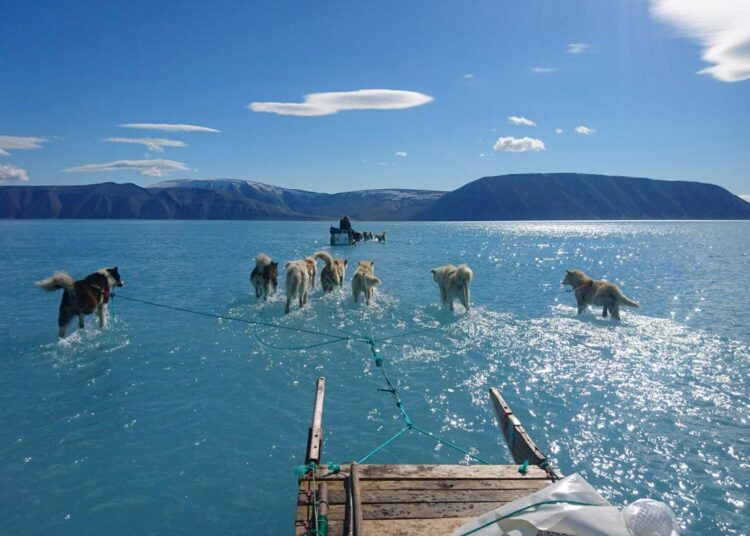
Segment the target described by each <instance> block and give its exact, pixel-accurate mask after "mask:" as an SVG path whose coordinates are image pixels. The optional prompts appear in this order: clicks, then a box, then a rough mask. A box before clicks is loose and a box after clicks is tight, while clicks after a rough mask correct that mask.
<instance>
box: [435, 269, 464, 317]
mask: <svg viewBox="0 0 750 536" xmlns="http://www.w3.org/2000/svg"><path fill="white" fill-rule="evenodd" d="M430 272H431V273H432V279H433V280H434V281H435V283H437V285H438V288H439V289H440V303H441V305H442V307H443V308H448V309H450V310H451V311H453V310H454V309H453V302H454V301H456V300H458V301H460V302H461V305H463V306H464V308H465V309H466V311H467V312H468V311H469V310H470V309H471V291H470V287H471V280H472V279H473V278H474V272H472V271H471V268H469V267H468V266H467V265H466V264H461V265H459V266H453V265H452V264H446V265H445V266H439V267H438V268H433V269H432V270H430Z"/></svg>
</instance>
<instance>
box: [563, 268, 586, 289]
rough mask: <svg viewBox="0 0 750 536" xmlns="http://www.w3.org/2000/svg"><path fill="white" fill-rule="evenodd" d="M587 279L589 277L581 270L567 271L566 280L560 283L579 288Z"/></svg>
mask: <svg viewBox="0 0 750 536" xmlns="http://www.w3.org/2000/svg"><path fill="white" fill-rule="evenodd" d="M585 279H588V276H587V275H586V274H584V273H583V272H582V271H580V270H565V278H564V279H563V280H562V281H561V282H560V284H561V285H570V286H571V287H577V286H579V285H580V284H581V282H583V281H584V280H585Z"/></svg>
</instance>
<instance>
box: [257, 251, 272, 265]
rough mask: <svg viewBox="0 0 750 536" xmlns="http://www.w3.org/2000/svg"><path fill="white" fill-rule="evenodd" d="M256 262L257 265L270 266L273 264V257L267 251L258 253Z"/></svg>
mask: <svg viewBox="0 0 750 536" xmlns="http://www.w3.org/2000/svg"><path fill="white" fill-rule="evenodd" d="M255 264H256V266H268V265H269V264H271V257H269V256H268V255H266V254H265V253H258V254H257V255H256V256H255Z"/></svg>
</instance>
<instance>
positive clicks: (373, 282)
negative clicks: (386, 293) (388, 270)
mask: <svg viewBox="0 0 750 536" xmlns="http://www.w3.org/2000/svg"><path fill="white" fill-rule="evenodd" d="M363 277H364V280H365V285H367V288H372V287H375V286H377V285H379V284H381V283H382V281H381V280H380V279H378V278H377V277H375V276H374V275H370V274H364V276H363Z"/></svg>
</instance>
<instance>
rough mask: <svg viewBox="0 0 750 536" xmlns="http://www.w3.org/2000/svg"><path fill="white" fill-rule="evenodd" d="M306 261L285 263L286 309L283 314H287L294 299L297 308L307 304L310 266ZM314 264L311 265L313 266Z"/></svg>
mask: <svg viewBox="0 0 750 536" xmlns="http://www.w3.org/2000/svg"><path fill="white" fill-rule="evenodd" d="M309 258H310V257H308V258H307V259H299V260H296V261H289V262H287V263H286V307H285V308H284V313H285V314H286V313H289V307H290V306H291V305H292V300H293V299H294V298H295V297H296V298H297V299H298V300H299V306H300V307H304V306H305V305H306V304H307V295H308V292H309V290H308V288H309V286H310V264H309V263H308V262H307V260H308V259H309ZM314 264H315V263H313V265H314Z"/></svg>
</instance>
